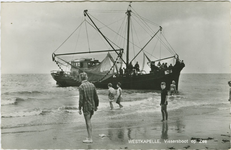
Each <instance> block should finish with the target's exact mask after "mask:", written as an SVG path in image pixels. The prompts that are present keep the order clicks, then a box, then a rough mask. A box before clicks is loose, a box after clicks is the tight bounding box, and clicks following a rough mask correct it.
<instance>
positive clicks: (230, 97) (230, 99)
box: [228, 81, 231, 102]
mask: <svg viewBox="0 0 231 150" xmlns="http://www.w3.org/2000/svg"><path fill="white" fill-rule="evenodd" d="M228 85H229V87H230V88H229V101H230V102H231V81H229V82H228Z"/></svg>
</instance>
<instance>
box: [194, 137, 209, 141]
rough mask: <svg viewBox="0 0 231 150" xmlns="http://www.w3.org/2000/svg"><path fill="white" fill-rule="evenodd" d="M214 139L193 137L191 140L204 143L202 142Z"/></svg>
mask: <svg viewBox="0 0 231 150" xmlns="http://www.w3.org/2000/svg"><path fill="white" fill-rule="evenodd" d="M212 139H213V138H211V137H208V138H194V137H192V138H191V140H196V141H197V142H200V141H202V140H212Z"/></svg>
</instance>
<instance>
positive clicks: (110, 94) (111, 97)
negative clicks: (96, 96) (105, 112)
mask: <svg viewBox="0 0 231 150" xmlns="http://www.w3.org/2000/svg"><path fill="white" fill-rule="evenodd" d="M108 99H109V103H110V108H111V110H112V109H113V104H112V102H113V101H114V99H115V89H114V88H113V87H112V84H111V83H108Z"/></svg>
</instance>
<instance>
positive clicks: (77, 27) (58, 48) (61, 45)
mask: <svg viewBox="0 0 231 150" xmlns="http://www.w3.org/2000/svg"><path fill="white" fill-rule="evenodd" d="M82 24H83V22H82V23H81V24H80V25H79V26H78V27H77V28H76V29H75V30H74V31H73V32H72V33H71V35H69V36H68V37H67V39H66V40H64V42H63V43H62V44H61V45H60V46H59V47H58V48H57V49H56V50H55V51H54V52H53V53H55V52H56V51H57V50H58V49H59V48H60V47H61V46H62V45H63V44H64V43H65V42H66V41H67V40H68V39H69V38H70V37H71V36H72V35H73V34H74V33H75V31H76V30H77V29H78V28H79V27H80V26H81V25H82Z"/></svg>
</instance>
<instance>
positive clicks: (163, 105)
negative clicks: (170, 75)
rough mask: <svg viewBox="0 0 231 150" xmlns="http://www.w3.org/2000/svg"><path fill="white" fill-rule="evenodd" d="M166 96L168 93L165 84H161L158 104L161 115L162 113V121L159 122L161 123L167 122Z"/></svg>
mask: <svg viewBox="0 0 231 150" xmlns="http://www.w3.org/2000/svg"><path fill="white" fill-rule="evenodd" d="M167 95H168V91H167V89H166V83H165V82H161V102H160V106H161V113H162V120H161V121H162V122H163V121H165V120H168V112H167V105H168V101H167Z"/></svg>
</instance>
